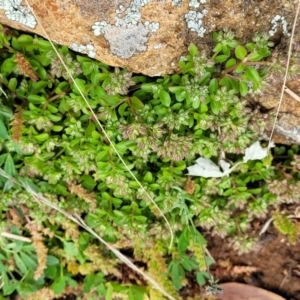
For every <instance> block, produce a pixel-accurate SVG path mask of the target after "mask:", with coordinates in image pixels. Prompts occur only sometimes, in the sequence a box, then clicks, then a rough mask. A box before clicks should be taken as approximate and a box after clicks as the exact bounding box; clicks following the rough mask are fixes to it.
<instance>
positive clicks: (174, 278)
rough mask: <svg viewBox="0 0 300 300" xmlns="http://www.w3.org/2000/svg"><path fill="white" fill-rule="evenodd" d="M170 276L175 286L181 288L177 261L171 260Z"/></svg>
mask: <svg viewBox="0 0 300 300" xmlns="http://www.w3.org/2000/svg"><path fill="white" fill-rule="evenodd" d="M171 277H172V281H173V283H174V286H175V288H176V289H177V290H179V289H181V287H182V284H181V281H180V273H179V265H178V263H177V262H174V261H173V262H172V269H171Z"/></svg>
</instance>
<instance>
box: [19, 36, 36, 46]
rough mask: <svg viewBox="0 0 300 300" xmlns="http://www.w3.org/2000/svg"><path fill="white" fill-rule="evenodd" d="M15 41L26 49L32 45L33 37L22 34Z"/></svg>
mask: <svg viewBox="0 0 300 300" xmlns="http://www.w3.org/2000/svg"><path fill="white" fill-rule="evenodd" d="M17 41H18V44H19V45H21V46H22V47H26V46H29V45H32V43H33V37H32V36H31V35H27V34H22V35H20V36H19V37H18V39H17Z"/></svg>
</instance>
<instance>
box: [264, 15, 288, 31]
mask: <svg viewBox="0 0 300 300" xmlns="http://www.w3.org/2000/svg"><path fill="white" fill-rule="evenodd" d="M280 23H281V26H282V31H283V34H284V35H286V36H290V34H289V32H288V30H287V22H286V20H285V18H284V17H282V16H279V15H276V16H275V17H274V18H273V20H272V21H271V24H272V28H271V30H270V31H269V35H270V36H273V35H274V34H275V33H276V32H277V30H278V29H279V27H280Z"/></svg>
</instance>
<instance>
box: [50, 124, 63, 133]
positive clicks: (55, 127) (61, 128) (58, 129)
mask: <svg viewBox="0 0 300 300" xmlns="http://www.w3.org/2000/svg"><path fill="white" fill-rule="evenodd" d="M63 129H64V127H63V126H60V125H54V126H52V127H51V130H53V131H55V132H60V131H62V130H63Z"/></svg>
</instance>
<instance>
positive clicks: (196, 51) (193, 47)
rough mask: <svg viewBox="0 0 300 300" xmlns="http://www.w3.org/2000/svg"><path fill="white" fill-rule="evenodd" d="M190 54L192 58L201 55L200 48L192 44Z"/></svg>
mask: <svg viewBox="0 0 300 300" xmlns="http://www.w3.org/2000/svg"><path fill="white" fill-rule="evenodd" d="M189 52H190V54H191V55H192V56H196V55H197V54H198V53H199V51H198V48H197V46H196V45H195V44H190V46H189Z"/></svg>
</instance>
